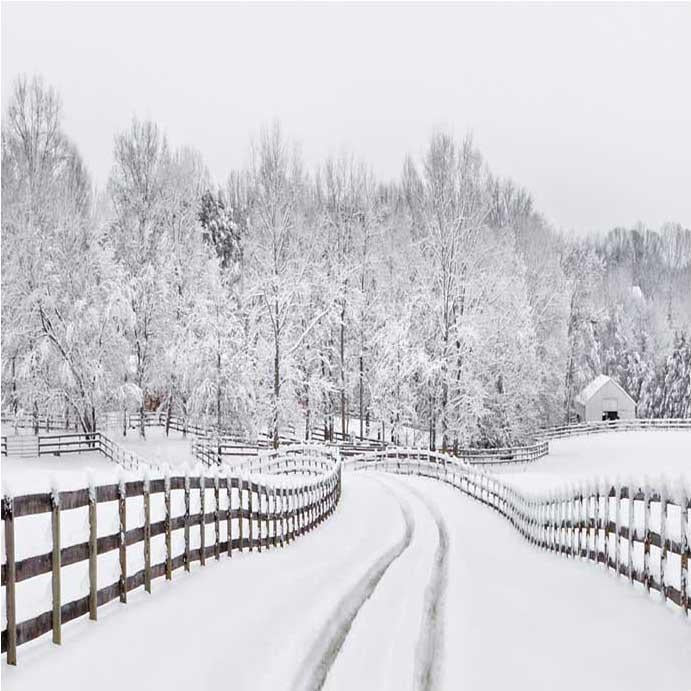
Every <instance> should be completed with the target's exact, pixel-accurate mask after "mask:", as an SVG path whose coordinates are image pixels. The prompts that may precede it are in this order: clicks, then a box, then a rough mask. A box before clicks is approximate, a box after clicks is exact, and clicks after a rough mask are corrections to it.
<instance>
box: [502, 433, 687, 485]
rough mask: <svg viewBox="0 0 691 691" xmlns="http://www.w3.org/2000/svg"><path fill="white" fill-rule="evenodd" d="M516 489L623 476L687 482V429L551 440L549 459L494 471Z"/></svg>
mask: <svg viewBox="0 0 691 691" xmlns="http://www.w3.org/2000/svg"><path fill="white" fill-rule="evenodd" d="M498 470H499V472H501V477H502V479H503V480H505V481H507V482H511V483H512V484H513V485H515V486H516V487H518V488H520V489H523V490H526V491H529V492H536V493H537V492H541V491H543V490H548V489H552V488H563V487H565V486H566V485H567V484H568V483H571V482H576V481H579V482H580V481H588V482H594V481H595V480H596V479H598V478H603V477H608V478H611V479H615V478H617V477H619V478H621V479H622V480H623V481H624V483H625V482H626V481H627V480H628V479H629V478H631V479H633V480H634V481H635V482H643V481H644V479H645V477H646V476H648V477H650V478H652V479H653V480H655V479H656V478H659V476H660V475H663V476H665V477H667V478H669V480H670V481H672V482H674V481H675V480H676V478H678V477H679V476H680V475H681V476H685V477H686V478H687V479H691V430H689V431H673V430H667V431H659V432H658V431H647V430H646V431H641V432H616V433H611V434H593V435H587V436H580V437H570V438H566V439H554V440H551V441H550V442H549V455H548V456H546V457H545V458H542V459H540V460H538V461H535V462H534V463H529V464H526V465H523V466H521V470H520V471H515V470H513V469H512V468H510V467H505V469H503V470H502V469H498Z"/></svg>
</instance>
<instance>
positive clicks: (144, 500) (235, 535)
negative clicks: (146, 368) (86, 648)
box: [2, 459, 341, 664]
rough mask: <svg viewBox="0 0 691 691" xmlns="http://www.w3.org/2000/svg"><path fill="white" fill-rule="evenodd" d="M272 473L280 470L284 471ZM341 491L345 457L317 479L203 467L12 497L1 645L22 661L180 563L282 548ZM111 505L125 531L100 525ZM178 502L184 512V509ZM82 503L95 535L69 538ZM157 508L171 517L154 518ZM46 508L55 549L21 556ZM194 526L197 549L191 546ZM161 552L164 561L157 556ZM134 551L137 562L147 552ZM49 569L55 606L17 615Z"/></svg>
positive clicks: (10, 658) (6, 505) (7, 503)
mask: <svg viewBox="0 0 691 691" xmlns="http://www.w3.org/2000/svg"><path fill="white" fill-rule="evenodd" d="M276 460H278V459H276ZM292 460H294V459H292ZM308 467H311V466H308ZM273 472H281V471H280V468H275V469H274V471H273ZM340 493H341V464H340V462H335V463H331V464H329V465H328V469H327V470H326V472H321V473H319V474H318V475H317V477H316V478H308V479H303V478H277V477H271V478H266V477H264V478H258V477H254V478H252V477H251V476H247V477H238V476H231V475H227V476H219V475H218V474H216V475H214V476H212V477H208V476H204V475H203V474H202V475H199V476H193V477H191V476H189V475H185V476H173V477H170V476H167V477H162V478H157V479H147V478H145V479H144V480H135V481H125V480H124V479H122V480H121V481H120V483H119V484H110V485H101V486H97V487H96V486H93V485H91V486H90V487H85V488H83V489H77V490H72V491H57V490H55V491H53V492H51V493H45V494H31V495H24V496H18V497H11V496H5V497H3V500H2V520H3V522H4V534H5V557H6V559H5V563H4V564H3V565H2V585H3V586H4V587H5V597H6V615H7V628H6V629H4V630H3V631H2V652H7V662H8V664H16V659H17V657H16V655H17V646H18V645H21V644H22V643H26V642H27V641H30V640H33V639H35V638H37V637H39V636H41V635H44V634H46V633H48V632H51V631H52V634H53V642H54V643H60V642H61V627H62V624H64V623H67V622H69V621H71V620H72V619H76V618H77V617H80V616H83V615H85V614H87V613H88V614H89V618H90V619H93V620H95V619H96V618H97V610H98V607H100V606H102V605H105V604H106V603H108V602H110V601H112V600H114V599H115V598H119V599H120V602H123V603H126V602H127V593H128V592H130V591H131V590H134V589H135V588H138V587H140V586H142V585H143V586H144V588H145V590H146V592H149V593H150V592H151V581H152V580H153V579H156V578H159V577H161V576H165V578H166V580H170V579H171V578H172V573H173V571H175V570H176V569H179V568H184V569H185V571H189V570H190V565H191V563H193V562H195V561H199V562H200V564H201V566H204V565H205V562H206V559H207V558H211V557H214V558H215V559H220V555H221V554H227V555H228V556H229V557H230V556H231V555H232V552H233V550H240V551H242V550H243V549H249V551H253V550H254V549H255V548H256V549H257V551H259V552H261V551H262V548H265V549H269V548H270V547H276V546H281V547H283V546H284V544H286V543H288V542H291V541H293V540H294V539H295V538H296V537H298V536H300V535H303V534H304V533H306V532H307V531H309V530H312V529H313V528H314V527H316V526H317V525H318V524H319V523H321V522H322V521H323V520H324V519H325V518H327V517H328V516H329V515H330V514H331V513H332V512H333V511H334V509H335V507H336V505H337V503H338V500H339V498H340ZM195 495H196V496H195ZM140 497H141V500H139V498H140ZM193 499H195V505H196V506H195V509H196V507H197V506H198V511H196V512H195V513H193V512H192V501H193ZM108 504H110V505H111V506H112V505H113V504H114V505H115V506H116V508H117V520H118V525H119V529H118V531H117V532H111V533H109V534H104V533H103V531H99V527H98V521H97V516H99V515H103V512H104V511H106V510H107V509H104V505H106V506H108ZM142 505H143V507H142ZM99 507H100V510H99ZM137 508H139V512H138V514H139V516H140V517H141V515H142V511H141V509H142V508H143V520H141V522H140V524H139V525H137V526H135V527H132V520H131V516H132V515H133V514H135V516H136V515H137V511H136V509H137ZM176 508H177V509H182V512H181V513H176V511H175V509H176ZM79 510H81V511H82V513H83V514H88V540H85V541H83V542H78V543H76V544H66V542H67V541H65V540H61V530H60V525H61V517H63V518H64V517H65V513H66V512H68V513H73V512H77V511H79ZM152 513H154V517H157V516H160V517H162V518H160V520H152ZM40 514H50V524H51V535H52V550H51V551H50V552H48V553H45V554H38V555H34V556H29V557H26V558H23V559H20V560H16V559H15V545H22V546H23V547H25V546H26V545H27V544H29V545H32V544H34V543H35V541H36V534H35V531H36V526H35V525H33V526H32V525H31V524H30V522H29V524H28V525H23V524H24V521H23V520H22V519H24V520H27V519H25V518H24V517H31V516H38V515H40ZM128 515H129V516H130V519H129V520H128ZM18 519H19V520H18ZM209 530H211V535H208V532H209ZM179 531H182V533H183V538H184V542H183V545H182V550H181V551H177V552H176V550H175V548H174V544H179V540H176V541H175V543H174V540H173V538H174V536H176V534H177V535H179ZM193 532H194V533H196V536H197V538H198V547H195V546H193V545H192V540H191V538H192V534H193ZM155 538H158V540H156V539H155ZM207 538H208V541H207ZM195 542H197V541H196V540H195ZM139 544H141V545H142V547H143V568H141V569H139V570H136V571H134V572H131V571H128V555H130V558H131V557H132V556H133V555H132V549H131V548H132V547H133V546H134V545H139ZM115 550H117V552H118V555H119V561H118V564H119V574H118V577H117V579H116V580H114V581H113V582H111V583H110V584H108V585H105V586H102V587H99V578H98V572H99V557H100V556H101V555H105V554H108V553H110V552H113V551H115ZM21 551H22V552H25V551H26V550H25V549H23V550H21ZM155 553H156V554H158V555H160V556H161V557H162V559H161V561H158V562H157V563H152V562H154V561H155V559H156V556H155ZM134 556H135V560H136V557H137V556H139V557H141V555H134ZM85 561H88V594H80V596H79V597H77V598H76V599H72V600H71V601H69V602H63V600H62V594H63V591H64V587H63V586H65V585H67V586H68V589H69V590H71V591H74V586H75V581H76V584H77V587H79V576H77V575H76V574H75V571H74V570H73V569H72V570H70V569H69V568H67V567H70V566H72V565H74V564H78V563H80V562H85ZM43 574H51V583H52V608H51V609H50V610H47V611H44V612H42V613H41V614H39V615H38V616H34V617H31V618H28V619H25V620H23V621H19V622H17V606H16V585H17V584H18V583H20V582H22V581H26V580H28V579H31V578H36V577H39V576H41V575H43ZM102 580H103V579H101V581H102ZM83 587H84V586H82V588H83Z"/></svg>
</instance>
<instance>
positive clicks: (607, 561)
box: [603, 484, 612, 571]
mask: <svg viewBox="0 0 691 691" xmlns="http://www.w3.org/2000/svg"><path fill="white" fill-rule="evenodd" d="M611 493H612V488H611V487H610V486H609V484H608V485H607V486H606V487H605V491H604V492H603V496H604V498H605V568H606V569H607V570H608V571H609V513H610V511H609V510H610V506H609V498H610V494H611Z"/></svg>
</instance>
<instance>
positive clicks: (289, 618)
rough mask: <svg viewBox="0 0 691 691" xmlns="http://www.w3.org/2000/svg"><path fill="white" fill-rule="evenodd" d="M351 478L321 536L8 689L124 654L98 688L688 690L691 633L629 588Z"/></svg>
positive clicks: (99, 625)
mask: <svg viewBox="0 0 691 691" xmlns="http://www.w3.org/2000/svg"><path fill="white" fill-rule="evenodd" d="M344 483H345V485H344V492H343V496H342V501H341V504H340V506H339V507H338V509H337V511H336V512H335V514H334V515H333V516H332V517H331V518H330V519H329V520H328V521H326V522H325V523H323V524H322V525H321V526H320V527H319V528H318V529H317V530H315V531H314V532H312V533H310V534H308V535H307V536H305V537H303V538H301V539H299V540H297V541H296V542H295V543H293V544H291V545H289V546H287V547H286V548H285V549H282V550H281V549H274V550H271V551H269V552H263V553H262V554H261V555H259V554H247V553H245V554H242V555H239V554H234V555H233V557H232V558H231V559H227V558H224V559H222V561H221V562H219V563H216V562H212V563H210V564H209V565H208V566H206V567H204V568H200V567H196V568H194V569H193V572H192V574H184V573H181V572H178V573H177V574H176V576H175V577H174V581H173V583H172V584H171V583H166V582H164V581H161V580H158V581H155V582H154V592H153V594H152V595H151V596H148V595H146V594H145V593H144V592H143V590H141V589H140V590H138V591H136V592H133V593H131V595H130V602H129V604H127V605H121V604H119V603H112V604H111V605H108V606H106V607H104V608H101V609H99V621H98V622H96V623H94V622H89V621H88V620H86V619H85V618H83V619H81V620H79V621H76V622H74V623H71V624H69V625H67V626H65V627H64V629H63V645H62V646H60V647H57V646H53V645H52V644H51V643H50V637H49V636H44V637H43V638H41V639H39V640H38V641H34V642H32V643H29V644H27V645H23V646H21V647H20V648H19V651H18V657H19V666H18V667H16V668H9V667H7V665H6V664H5V663H4V662H3V668H2V676H3V687H4V688H5V689H7V690H8V691H13V690H20V691H31V690H32V689H43V688H45V687H46V686H48V685H50V686H51V687H56V688H58V689H59V688H62V687H64V688H68V687H69V688H91V687H93V685H94V683H95V680H94V677H93V670H94V669H112V665H113V659H117V673H113V674H103V675H100V676H99V678H98V680H97V682H96V683H98V686H99V689H100V690H101V691H108V689H113V690H115V689H118V691H119V690H120V689H122V688H169V689H185V688H192V687H193V688H199V689H207V688H208V689H211V688H217V687H219V686H227V685H229V684H232V686H233V688H238V689H272V690H274V689H290V688H306V687H309V683H310V682H313V681H314V680H319V679H321V678H322V677H324V676H325V679H326V683H325V688H327V689H353V688H358V689H392V690H393V689H396V690H398V689H406V688H414V687H416V679H417V680H418V681H419V680H420V679H427V680H429V681H430V682H431V684H432V687H433V686H435V685H436V687H437V688H441V689H451V688H458V687H463V688H468V689H473V690H474V691H482V690H484V689H487V690H490V689H492V690H494V689H504V688H513V689H556V688H558V689H560V691H562V690H564V691H568V690H570V689H573V690H574V691H575V690H576V689H578V690H579V691H580V690H581V689H583V688H588V689H591V690H593V691H597V690H598V689H603V690H604V689H607V691H610V690H611V689H619V688H622V689H623V688H625V689H628V690H637V689H640V690H641V691H643V690H645V691H648V690H649V689H656V690H659V691H678V690H683V689H686V688H688V680H689V678H691V626H689V625H688V624H687V623H685V622H684V621H682V619H681V617H679V616H674V615H673V614H671V613H670V612H668V611H665V608H664V606H662V605H660V604H657V603H656V602H655V601H653V600H652V599H651V598H649V597H647V596H645V595H643V594H642V593H639V592H637V591H636V589H634V588H631V587H629V586H628V585H626V584H624V583H617V582H616V579H615V578H614V577H613V576H607V575H606V574H605V573H604V571H603V570H602V569H600V568H597V567H595V566H593V565H591V564H588V563H582V562H579V561H573V560H566V559H564V558H560V557H558V556H555V555H553V554H549V553H545V552H541V551H539V550H537V549H535V548H534V547H531V546H530V545H528V543H527V542H525V541H524V540H523V539H522V538H521V537H520V536H519V535H518V534H517V533H516V532H515V531H514V530H513V528H512V527H511V526H510V525H509V524H508V523H507V522H506V521H505V520H504V519H502V518H501V517H499V516H498V515H496V514H495V513H493V512H491V511H489V510H487V509H486V508H485V507H483V506H482V505H480V504H478V503H476V502H474V501H472V500H470V499H468V498H465V497H463V496H461V495H460V494H459V493H458V492H457V491H454V490H453V489H451V488H449V487H447V486H445V485H442V484H441V483H438V482H436V481H434V480H425V479H419V478H402V477H393V476H386V475H380V474H377V473H372V474H358V473H347V474H345V475H344ZM440 537H441V542H440ZM85 660H89V664H88V665H86V664H84V661H85ZM576 660H577V664H576V663H575V661H576ZM192 662H193V664H191V663H192ZM417 687H418V688H419V686H417Z"/></svg>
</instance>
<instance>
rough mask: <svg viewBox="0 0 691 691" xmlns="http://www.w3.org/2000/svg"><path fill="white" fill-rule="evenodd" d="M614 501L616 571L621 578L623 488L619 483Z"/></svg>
mask: <svg viewBox="0 0 691 691" xmlns="http://www.w3.org/2000/svg"><path fill="white" fill-rule="evenodd" d="M614 501H615V506H614V510H615V519H614V571H615V573H616V575H617V576H619V575H620V567H621V486H620V485H619V484H618V483H617V486H616V488H615V495H614Z"/></svg>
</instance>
